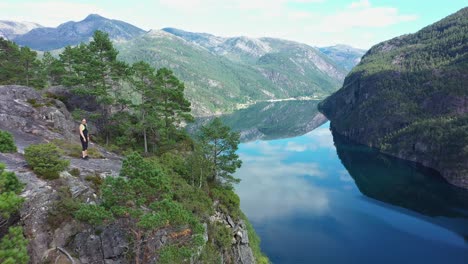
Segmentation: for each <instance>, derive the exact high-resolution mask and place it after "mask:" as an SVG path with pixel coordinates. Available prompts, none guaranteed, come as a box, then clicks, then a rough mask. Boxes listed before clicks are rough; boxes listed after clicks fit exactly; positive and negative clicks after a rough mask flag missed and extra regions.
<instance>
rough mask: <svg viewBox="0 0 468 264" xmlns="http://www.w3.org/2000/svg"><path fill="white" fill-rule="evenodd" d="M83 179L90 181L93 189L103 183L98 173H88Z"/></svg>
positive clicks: (97, 188)
mask: <svg viewBox="0 0 468 264" xmlns="http://www.w3.org/2000/svg"><path fill="white" fill-rule="evenodd" d="M85 180H87V181H89V182H91V183H92V184H93V188H94V189H95V190H99V189H100V188H101V185H102V184H103V183H104V180H103V179H102V178H101V176H99V175H88V176H86V178H85Z"/></svg>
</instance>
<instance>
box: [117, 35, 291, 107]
mask: <svg viewBox="0 0 468 264" xmlns="http://www.w3.org/2000/svg"><path fill="white" fill-rule="evenodd" d="M116 47H117V48H118V49H119V51H120V54H119V57H120V59H123V60H125V61H128V62H131V63H133V62H136V61H139V60H144V61H147V62H148V63H150V64H151V65H152V66H154V67H156V68H160V67H169V68H170V69H172V70H173V71H174V72H175V73H176V75H177V77H178V78H180V79H181V80H183V81H184V82H185V86H186V94H187V97H188V98H189V99H190V101H191V102H192V108H194V109H196V114H199V115H200V114H207V113H208V114H209V113H213V112H215V111H217V110H219V111H222V112H226V111H230V110H233V109H235V108H236V105H237V103H246V102H248V101H249V100H252V99H256V100H258V99H268V98H271V97H279V96H281V95H282V93H281V91H280V90H279V89H278V88H276V87H275V86H274V85H273V84H272V83H270V82H268V80H267V79H265V78H264V77H263V76H261V75H260V74H259V73H258V72H257V71H256V70H255V69H253V68H251V67H246V66H244V65H239V64H236V63H233V62H231V61H229V60H228V59H226V58H223V57H219V56H216V55H214V54H212V53H210V52H209V51H207V50H206V49H204V48H201V47H199V46H195V45H193V44H191V43H189V42H187V41H185V40H183V39H181V38H179V37H176V36H174V35H172V34H169V33H167V32H165V31H161V30H152V31H150V32H149V33H147V34H145V35H143V36H141V37H138V38H135V39H134V40H132V41H129V42H125V43H118V44H116Z"/></svg>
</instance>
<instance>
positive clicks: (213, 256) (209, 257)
mask: <svg viewBox="0 0 468 264" xmlns="http://www.w3.org/2000/svg"><path fill="white" fill-rule="evenodd" d="M198 261H199V263H221V255H220V254H219V251H218V250H217V249H216V248H215V247H214V245H212V244H210V243H208V244H206V245H205V247H204V248H203V251H202V253H201V254H200V256H199V257H198Z"/></svg>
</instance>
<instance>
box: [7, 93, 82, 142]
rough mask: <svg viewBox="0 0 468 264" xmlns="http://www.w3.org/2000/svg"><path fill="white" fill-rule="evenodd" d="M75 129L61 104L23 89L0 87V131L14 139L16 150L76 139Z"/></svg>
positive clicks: (68, 114)
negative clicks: (35, 144) (11, 134)
mask: <svg viewBox="0 0 468 264" xmlns="http://www.w3.org/2000/svg"><path fill="white" fill-rule="evenodd" d="M77 125H78V124H76V125H75V124H74V122H73V121H72V118H71V115H70V113H69V112H68V110H67V108H66V106H65V105H64V104H63V103H62V102H61V101H59V100H56V99H52V98H43V97H42V95H41V94H40V93H39V92H38V91H36V90H34V89H32V88H29V87H25V86H17V85H5V86H0V129H3V130H8V131H10V132H11V133H13V134H14V135H16V136H17V137H16V139H17V145H18V147H19V149H20V150H21V149H23V147H24V145H29V144H30V143H39V142H45V141H50V140H52V139H57V138H59V139H72V138H76V136H74V135H75V134H76V131H77V129H76V126H77ZM20 135H21V136H20Z"/></svg>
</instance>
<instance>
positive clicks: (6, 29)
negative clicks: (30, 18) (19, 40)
mask: <svg viewBox="0 0 468 264" xmlns="http://www.w3.org/2000/svg"><path fill="white" fill-rule="evenodd" d="M41 27H42V26H41V25H39V24H37V23H33V22H16V21H9V20H0V37H2V38H5V39H13V38H14V37H16V36H18V35H23V34H26V33H28V32H29V31H31V30H32V29H35V28H41Z"/></svg>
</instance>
